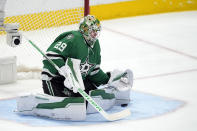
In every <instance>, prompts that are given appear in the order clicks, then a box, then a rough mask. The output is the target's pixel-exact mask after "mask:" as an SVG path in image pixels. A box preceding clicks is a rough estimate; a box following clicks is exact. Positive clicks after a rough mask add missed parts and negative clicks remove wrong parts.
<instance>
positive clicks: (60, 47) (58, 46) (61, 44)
mask: <svg viewBox="0 0 197 131" xmlns="http://www.w3.org/2000/svg"><path fill="white" fill-rule="evenodd" d="M66 46H67V44H66V43H64V42H58V43H57V44H56V45H55V46H54V48H55V49H57V50H59V51H61V52H62V51H64V49H65V48H66Z"/></svg>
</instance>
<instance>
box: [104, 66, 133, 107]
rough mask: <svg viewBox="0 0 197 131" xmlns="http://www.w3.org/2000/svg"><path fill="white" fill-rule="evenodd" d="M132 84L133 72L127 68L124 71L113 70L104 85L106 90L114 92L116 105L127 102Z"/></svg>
mask: <svg viewBox="0 0 197 131" xmlns="http://www.w3.org/2000/svg"><path fill="white" fill-rule="evenodd" d="M132 86H133V73H132V71H131V70H129V69H127V70H125V71H124V72H123V71H119V70H114V71H113V72H112V73H111V78H110V80H109V83H108V84H107V85H105V90H106V91H107V92H110V91H111V93H114V95H115V98H116V105H122V104H128V103H129V102H130V101H131V100H130V95H131V88H132Z"/></svg>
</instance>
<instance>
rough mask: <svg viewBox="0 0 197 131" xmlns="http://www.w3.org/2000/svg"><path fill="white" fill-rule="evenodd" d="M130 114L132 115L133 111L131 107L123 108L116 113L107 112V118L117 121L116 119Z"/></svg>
mask: <svg viewBox="0 0 197 131" xmlns="http://www.w3.org/2000/svg"><path fill="white" fill-rule="evenodd" d="M130 115H131V111H130V110H129V109H126V110H123V111H121V112H117V113H114V114H107V115H106V116H105V118H106V119H107V120H109V121H116V120H120V119H123V118H125V117H127V116H130Z"/></svg>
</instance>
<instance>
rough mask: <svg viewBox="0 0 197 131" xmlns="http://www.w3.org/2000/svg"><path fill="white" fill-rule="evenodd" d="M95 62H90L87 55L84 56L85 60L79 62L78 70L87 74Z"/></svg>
mask: <svg viewBox="0 0 197 131" xmlns="http://www.w3.org/2000/svg"><path fill="white" fill-rule="evenodd" d="M94 65H95V64H92V63H90V62H89V60H88V57H87V58H86V60H85V61H84V63H81V64H80V71H81V74H85V75H88V73H89V71H90V69H91V68H92V67H94Z"/></svg>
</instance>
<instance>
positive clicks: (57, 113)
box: [17, 94, 86, 121]
mask: <svg viewBox="0 0 197 131" xmlns="http://www.w3.org/2000/svg"><path fill="white" fill-rule="evenodd" d="M17 112H18V113H19V114H23V115H34V116H43V117H49V118H52V119H59V120H71V121H81V120H84V119H85V118H86V104H85V100H84V98H82V97H54V96H49V95H46V94H36V95H29V96H22V97H19V98H18V99H17Z"/></svg>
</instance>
